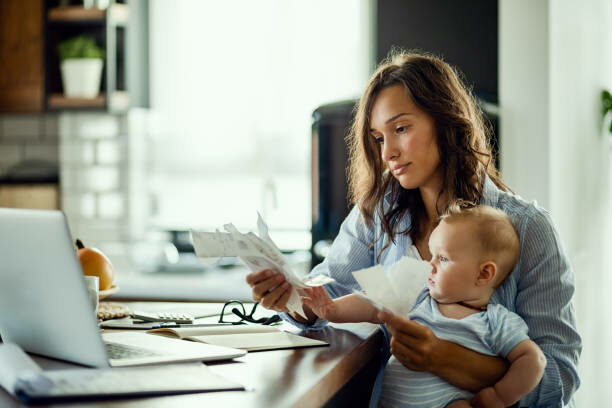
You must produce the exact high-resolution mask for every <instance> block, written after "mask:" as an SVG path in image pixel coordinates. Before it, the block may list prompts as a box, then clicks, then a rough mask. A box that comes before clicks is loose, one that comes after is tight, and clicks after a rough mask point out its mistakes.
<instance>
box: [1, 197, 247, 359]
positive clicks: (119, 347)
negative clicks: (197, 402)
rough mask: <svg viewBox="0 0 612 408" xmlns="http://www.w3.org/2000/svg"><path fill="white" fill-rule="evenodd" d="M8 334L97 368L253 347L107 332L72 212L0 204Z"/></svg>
mask: <svg viewBox="0 0 612 408" xmlns="http://www.w3.org/2000/svg"><path fill="white" fill-rule="evenodd" d="M0 237H2V240H0V259H1V260H2V268H0V282H1V284H0V336H1V337H2V340H3V341H4V342H5V343H15V344H17V345H19V346H20V347H21V348H23V349H24V350H26V351H29V352H31V353H36V354H41V355H43V356H48V357H53V358H58V359H62V360H67V361H70V362H74V363H78V364H83V365H87V366H92V367H109V366H129V365H144V364H159V363H169V362H184V361H215V360H226V359H231V358H234V357H239V356H242V355H244V354H246V352H245V351H244V350H239V349H235V348H229V347H220V346H216V345H212V344H203V343H188V344H185V342H181V341H178V340H176V339H169V338H162V337H159V336H152V335H150V334H146V333H142V332H133V331H132V332H118V333H104V334H101V333H100V330H99V328H98V322H97V319H96V316H95V313H94V311H93V309H92V307H91V303H90V301H89V297H88V294H87V289H86V287H85V280H84V279H83V273H82V270H81V265H80V263H79V261H78V259H77V256H76V252H75V249H74V247H73V244H72V238H71V236H70V232H69V229H68V224H67V223H66V218H65V216H64V214H63V213H62V212H60V211H49V210H22V209H8V208H0Z"/></svg>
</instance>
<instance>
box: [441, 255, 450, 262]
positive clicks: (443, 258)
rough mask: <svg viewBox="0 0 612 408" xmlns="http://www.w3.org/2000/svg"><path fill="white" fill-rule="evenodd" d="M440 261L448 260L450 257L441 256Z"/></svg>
mask: <svg viewBox="0 0 612 408" xmlns="http://www.w3.org/2000/svg"><path fill="white" fill-rule="evenodd" d="M440 262H448V258H447V257H445V256H441V257H440Z"/></svg>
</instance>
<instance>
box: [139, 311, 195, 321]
mask: <svg viewBox="0 0 612 408" xmlns="http://www.w3.org/2000/svg"><path fill="white" fill-rule="evenodd" d="M131 316H132V318H133V319H137V320H143V321H145V322H160V323H166V322H173V323H182V324H185V323H186V324H191V323H193V316H191V315H189V314H187V313H167V312H158V313H148V312H137V311H135V312H132V315H131Z"/></svg>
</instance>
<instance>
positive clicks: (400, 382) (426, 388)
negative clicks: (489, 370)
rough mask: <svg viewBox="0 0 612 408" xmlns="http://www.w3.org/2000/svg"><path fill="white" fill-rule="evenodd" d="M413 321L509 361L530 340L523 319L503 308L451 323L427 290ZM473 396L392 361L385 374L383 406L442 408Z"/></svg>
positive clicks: (494, 307)
mask: <svg viewBox="0 0 612 408" xmlns="http://www.w3.org/2000/svg"><path fill="white" fill-rule="evenodd" d="M410 319H411V320H414V321H415V322H418V323H421V324H423V325H425V326H427V327H430V328H431V329H432V330H433V332H434V333H435V335H436V336H437V337H438V338H440V339H444V340H448V341H452V342H454V343H457V344H460V345H462V346H464V347H467V348H469V349H471V350H474V351H476V352H478V353H482V354H486V355H495V356H501V357H506V356H507V355H508V354H509V353H510V351H511V350H512V349H513V348H514V347H515V346H516V345H517V344H519V343H520V342H521V341H523V340H526V339H528V338H529V337H528V336H527V330H528V329H527V325H526V324H525V322H524V321H523V319H521V318H520V317H519V316H518V315H517V314H516V313H512V312H510V311H509V310H508V309H506V308H505V307H503V306H502V305H500V304H492V305H489V307H488V308H487V310H486V311H484V312H479V313H474V314H471V315H469V316H467V317H465V318H463V319H451V318H448V317H446V316H444V315H443V314H442V313H440V310H439V309H438V303H437V302H436V301H435V300H434V299H433V298H432V297H431V296H429V289H427V288H425V289H424V290H423V291H422V292H421V293H420V294H419V297H418V298H417V300H416V303H415V306H414V308H413V309H412V310H411V311H410ZM473 396H474V394H473V393H471V392H469V391H465V390H462V389H460V388H457V387H455V386H453V385H452V384H450V383H448V382H446V381H445V380H443V379H442V378H440V377H438V376H437V375H435V374H432V373H428V372H421V371H412V370H410V369H408V368H406V367H404V366H403V365H402V363H401V362H400V361H399V360H397V359H395V357H391V358H390V359H389V362H388V363H387V367H386V369H385V371H384V378H383V380H382V392H381V396H380V403H379V406H382V407H383V408H390V407H417V408H418V407H430V408H437V407H440V408H442V407H445V406H446V405H447V404H449V403H451V402H452V401H455V400H458V399H465V400H468V401H469V400H471V399H472V397H473Z"/></svg>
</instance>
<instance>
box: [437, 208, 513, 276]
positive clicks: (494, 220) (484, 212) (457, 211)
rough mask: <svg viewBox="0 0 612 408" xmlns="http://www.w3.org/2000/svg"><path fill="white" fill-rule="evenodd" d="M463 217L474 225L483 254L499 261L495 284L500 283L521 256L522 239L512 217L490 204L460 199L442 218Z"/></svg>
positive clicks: (456, 220)
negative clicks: (520, 240) (478, 203)
mask: <svg viewBox="0 0 612 408" xmlns="http://www.w3.org/2000/svg"><path fill="white" fill-rule="evenodd" d="M460 221H464V222H469V223H471V224H472V225H473V226H474V231H475V233H476V236H475V238H476V239H477V240H478V243H479V244H480V246H481V248H482V256H483V257H484V258H486V260H491V261H493V262H495V264H496V265H497V267H498V272H497V274H496V276H495V279H494V281H493V285H494V287H498V286H499V285H500V284H501V283H502V282H503V281H504V279H506V277H507V276H508V275H509V274H510V272H512V269H513V268H514V265H516V262H517V260H518V257H519V251H520V248H519V239H518V235H517V233H516V230H515V229H514V226H513V225H512V221H511V220H510V217H508V215H507V214H506V213H505V212H503V211H502V210H499V209H497V208H494V207H490V206H488V205H474V204H473V203H470V202H466V201H461V200H458V201H456V202H454V203H452V204H451V205H449V206H448V209H447V211H446V213H445V214H444V215H442V216H441V217H440V222H446V223H448V224H453V223H455V222H460ZM484 260H485V259H483V261H484Z"/></svg>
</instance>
